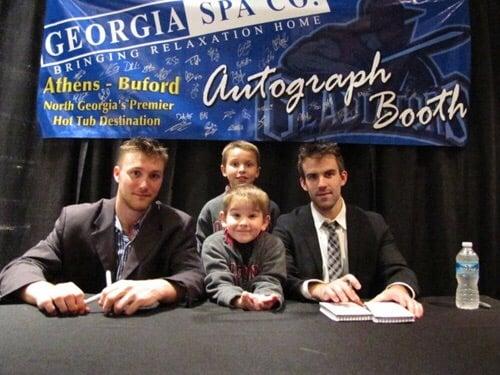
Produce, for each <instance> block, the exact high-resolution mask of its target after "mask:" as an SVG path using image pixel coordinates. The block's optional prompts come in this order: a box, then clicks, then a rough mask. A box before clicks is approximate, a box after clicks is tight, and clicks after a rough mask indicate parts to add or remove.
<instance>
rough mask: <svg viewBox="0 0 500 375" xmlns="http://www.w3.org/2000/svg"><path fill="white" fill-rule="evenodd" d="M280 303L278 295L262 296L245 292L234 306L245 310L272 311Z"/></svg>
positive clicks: (236, 300)
mask: <svg viewBox="0 0 500 375" xmlns="http://www.w3.org/2000/svg"><path fill="white" fill-rule="evenodd" d="M279 301H280V298H279V296H277V295H276V294H271V295H262V294H254V293H249V292H243V294H242V295H241V296H240V297H238V298H236V299H235V301H234V303H233V305H234V307H237V308H240V309H243V310H252V311H261V310H271V309H272V308H273V307H274V306H275V305H276V304H277V303H279Z"/></svg>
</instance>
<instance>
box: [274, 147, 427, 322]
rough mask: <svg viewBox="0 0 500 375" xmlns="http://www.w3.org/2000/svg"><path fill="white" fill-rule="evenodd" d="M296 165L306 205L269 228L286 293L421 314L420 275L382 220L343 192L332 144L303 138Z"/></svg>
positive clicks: (344, 176) (343, 180)
mask: <svg viewBox="0 0 500 375" xmlns="http://www.w3.org/2000/svg"><path fill="white" fill-rule="evenodd" d="M298 171H299V175H300V185H301V186H302V188H303V189H304V190H305V191H306V192H307V193H308V194H309V197H310V199H311V203H310V204H308V205H306V206H302V207H298V208H296V209H295V210H293V211H292V212H290V213H288V214H286V215H281V216H280V217H279V218H278V221H277V223H276V226H275V228H274V231H273V234H275V235H277V236H278V237H280V238H281V240H282V241H283V243H284V245H285V248H286V250H287V281H286V285H285V294H286V296H287V297H288V298H293V299H298V300H316V301H333V302H347V301H352V302H356V303H361V298H371V297H375V300H377V301H395V302H397V303H399V304H401V305H403V306H404V307H406V308H407V309H408V310H410V311H411V312H413V313H414V314H415V316H416V317H421V316H422V314H423V308H422V305H421V304H420V303H418V302H417V301H415V296H416V295H417V294H418V283H417V278H416V276H415V274H414V272H413V271H412V270H410V269H409V268H408V266H407V264H406V262H405V260H404V258H403V256H402V255H401V253H400V252H399V250H398V249H397V247H396V244H395V242H394V237H393V235H392V233H391V231H390V229H389V227H388V226H387V224H386V223H385V221H384V219H383V218H382V216H380V215H379V214H377V213H375V212H370V211H365V210H362V209H361V208H359V207H356V206H352V205H349V204H346V203H345V202H344V199H343V198H342V195H341V188H342V187H343V186H344V185H345V184H346V183H347V171H346V170H345V168H344V161H343V159H342V155H341V154H340V149H339V148H338V147H337V145H336V144H332V143H307V144H304V145H303V146H302V147H301V148H300V151H299V160H298Z"/></svg>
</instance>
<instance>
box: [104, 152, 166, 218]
mask: <svg viewBox="0 0 500 375" xmlns="http://www.w3.org/2000/svg"><path fill="white" fill-rule="evenodd" d="M164 169H165V162H164V161H163V160H162V159H161V158H159V157H157V158H151V157H148V156H146V155H144V154H142V153H140V152H128V153H126V154H125V155H123V157H122V159H121V160H120V163H119V165H116V166H115V168H114V170H113V176H114V178H115V181H116V182H117V183H118V192H117V194H116V197H117V204H122V205H125V207H127V208H128V209H131V210H134V211H137V212H144V211H145V210H146V209H147V208H148V207H149V205H150V204H151V202H153V201H154V200H155V199H156V197H157V195H158V192H159V191H160V188H161V184H162V181H163V171H164Z"/></svg>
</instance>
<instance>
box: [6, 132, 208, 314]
mask: <svg viewBox="0 0 500 375" xmlns="http://www.w3.org/2000/svg"><path fill="white" fill-rule="evenodd" d="M167 159H168V155H167V152H166V149H165V148H164V147H162V146H161V144H160V143H158V142H157V141H155V140H151V139H146V138H136V139H131V140H129V141H126V142H124V143H123V144H122V145H121V147H120V152H119V156H118V162H117V165H116V166H115V167H114V169H113V176H114V179H115V181H116V182H117V184H118V191H117V194H116V197H115V198H113V199H101V200H100V201H98V202H95V203H86V204H78V205H72V206H68V207H65V208H63V210H62V212H61V215H60V216H59V218H58V220H57V221H56V223H55V226H54V229H53V230H52V232H51V233H50V234H49V235H48V237H47V238H46V239H45V240H43V241H41V242H39V243H38V244H37V245H36V246H34V247H33V248H31V249H30V250H28V251H27V252H26V253H25V254H24V255H22V256H21V257H20V258H17V259H15V260H13V261H12V262H10V263H9V264H8V265H7V266H6V267H5V268H4V269H3V270H2V272H1V273H0V299H2V300H3V299H9V298H10V297H13V298H16V297H18V298H20V299H21V300H23V301H25V302H27V303H30V304H33V305H36V306H37V307H38V308H39V309H40V310H42V311H43V312H45V313H47V314H49V315H56V314H70V315H78V314H85V313H87V312H88V311H89V307H88V305H87V304H86V303H85V301H84V292H85V293H99V292H101V296H100V298H99V300H98V303H99V304H100V306H101V307H102V308H103V310H104V311H105V312H113V313H114V314H125V315H131V314H134V313H135V312H136V311H137V310H138V309H140V308H143V307H148V306H151V305H155V304H157V303H168V304H175V303H184V304H186V305H190V304H192V303H193V302H195V301H196V300H198V299H200V298H201V297H202V295H203V278H204V273H203V270H202V266H201V262H200V258H199V255H198V253H197V252H196V241H195V234H194V233H195V225H194V221H193V219H192V218H191V217H190V216H188V215H187V214H186V213H184V212H182V211H179V210H176V209H174V208H172V207H169V206H167V205H164V204H162V203H161V202H159V201H155V199H156V197H157V195H158V192H159V190H160V188H161V185H162V181H163V175H164V170H165V167H166V163H167ZM107 270H109V271H111V273H112V275H113V276H114V277H113V279H114V280H115V281H116V282H114V283H112V284H111V285H110V286H106V282H105V271H107Z"/></svg>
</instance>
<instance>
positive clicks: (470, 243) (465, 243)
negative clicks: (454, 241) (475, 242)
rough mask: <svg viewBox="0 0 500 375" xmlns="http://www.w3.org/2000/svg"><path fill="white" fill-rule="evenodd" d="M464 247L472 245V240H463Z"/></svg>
mask: <svg viewBox="0 0 500 375" xmlns="http://www.w3.org/2000/svg"><path fill="white" fill-rule="evenodd" d="M462 247H472V242H462Z"/></svg>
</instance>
